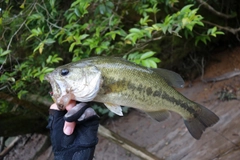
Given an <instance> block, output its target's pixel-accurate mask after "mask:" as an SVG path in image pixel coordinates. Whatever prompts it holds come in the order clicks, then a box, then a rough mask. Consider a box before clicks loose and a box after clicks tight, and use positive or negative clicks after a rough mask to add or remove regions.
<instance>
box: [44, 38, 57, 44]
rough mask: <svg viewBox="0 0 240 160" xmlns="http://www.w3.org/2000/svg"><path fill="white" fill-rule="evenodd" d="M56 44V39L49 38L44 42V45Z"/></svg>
mask: <svg viewBox="0 0 240 160" xmlns="http://www.w3.org/2000/svg"><path fill="white" fill-rule="evenodd" d="M54 42H55V40H54V39H51V38H48V39H46V40H44V43H45V44H52V43H54Z"/></svg>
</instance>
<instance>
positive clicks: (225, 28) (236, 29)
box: [202, 20, 240, 35]
mask: <svg viewBox="0 0 240 160" xmlns="http://www.w3.org/2000/svg"><path fill="white" fill-rule="evenodd" d="M202 22H203V23H206V24H209V25H211V26H216V27H218V28H219V29H222V30H225V31H228V32H231V33H232V34H235V35H236V34H237V33H238V32H240V27H239V28H230V27H223V26H220V25H218V24H215V23H212V22H209V21H204V20H203V21H202Z"/></svg>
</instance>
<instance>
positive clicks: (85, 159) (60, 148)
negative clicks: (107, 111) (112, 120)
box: [47, 103, 99, 160]
mask: <svg viewBox="0 0 240 160" xmlns="http://www.w3.org/2000/svg"><path fill="white" fill-rule="evenodd" d="M88 107H89V106H88V105H87V104H86V103H79V104H77V105H76V106H74V107H73V108H72V109H71V110H70V111H68V112H66V111H59V110H53V109H50V110H49V122H48V126H47V128H49V129H50V137H51V141H52V146H53V152H54V157H55V160H92V159H93V155H94V150H95V146H96V144H97V142H98V138H97V131H98V126H99V117H98V116H97V115H96V113H95V112H94V110H93V109H92V108H88ZM64 115H65V116H64ZM65 121H68V122H73V121H75V122H77V123H76V126H75V129H74V132H73V133H72V134H71V135H65V134H64V133H63V126H64V122H65Z"/></svg>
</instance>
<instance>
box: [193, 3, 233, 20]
mask: <svg viewBox="0 0 240 160" xmlns="http://www.w3.org/2000/svg"><path fill="white" fill-rule="evenodd" d="M197 1H198V2H199V3H200V4H201V5H203V6H204V7H205V8H207V9H208V10H209V11H211V12H212V13H214V14H215V15H217V16H219V17H222V18H225V19H230V18H234V17H236V15H227V14H224V13H221V12H218V11H216V10H215V9H214V8H213V7H212V6H210V5H209V4H208V3H207V2H205V1H203V0H197Z"/></svg>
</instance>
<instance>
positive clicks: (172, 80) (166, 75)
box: [151, 68, 184, 88]
mask: <svg viewBox="0 0 240 160" xmlns="http://www.w3.org/2000/svg"><path fill="white" fill-rule="evenodd" d="M151 70H153V71H154V72H156V73H158V74H159V75H160V76H161V77H162V78H163V79H164V80H165V81H166V82H167V83H168V84H169V85H170V86H173V87H177V88H182V87H184V80H183V79H182V77H181V76H180V75H179V74H177V73H175V72H173V71H170V70H167V69H162V68H154V69H151Z"/></svg>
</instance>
